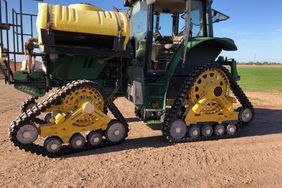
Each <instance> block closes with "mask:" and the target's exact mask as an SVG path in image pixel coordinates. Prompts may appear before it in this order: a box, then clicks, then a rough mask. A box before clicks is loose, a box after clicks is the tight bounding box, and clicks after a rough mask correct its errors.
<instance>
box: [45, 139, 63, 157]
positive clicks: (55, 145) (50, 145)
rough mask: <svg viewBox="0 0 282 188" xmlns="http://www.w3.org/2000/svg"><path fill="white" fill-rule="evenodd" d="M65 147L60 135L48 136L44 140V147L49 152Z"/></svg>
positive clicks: (55, 151)
mask: <svg viewBox="0 0 282 188" xmlns="http://www.w3.org/2000/svg"><path fill="white" fill-rule="evenodd" d="M62 147H63V142H62V140H61V139H60V138H59V137H56V136H54V137H47V138H46V139H45V141H44V148H45V150H46V151H48V152H49V153H57V152H58V151H60V149H61V148H62Z"/></svg>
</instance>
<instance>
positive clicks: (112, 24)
mask: <svg viewBox="0 0 282 188" xmlns="http://www.w3.org/2000/svg"><path fill="white" fill-rule="evenodd" d="M37 31H38V39H39V44H40V45H44V44H45V43H46V42H45V41H46V40H45V39H44V37H45V35H44V34H43V32H44V31H45V32H46V31H52V32H54V33H56V32H57V33H60V36H62V37H64V36H65V37H66V36H67V35H66V34H70V35H68V37H67V38H65V39H62V40H61V41H66V40H72V39H73V37H72V35H73V36H78V35H79V34H80V35H81V36H79V39H85V40H84V41H85V42H89V43H91V41H92V42H93V43H95V41H97V40H98V41H99V43H97V44H98V46H99V44H110V43H111V41H110V40H112V39H116V38H117V37H119V34H121V37H122V38H123V40H124V41H123V48H124V49H125V48H126V44H127V42H128V40H129V35H130V26H129V21H128V19H127V17H126V15H125V14H124V13H121V12H113V11H103V10H101V9H100V8H98V7H96V6H92V5H88V4H74V5H70V6H60V5H49V4H47V3H39V13H38V17H37ZM119 31H121V32H119ZM46 33H48V32H46ZM83 34H85V35H83ZM58 36H59V35H58ZM55 37H56V36H55ZM88 38H90V39H92V40H88ZM103 40H105V41H103ZM106 40H107V41H106ZM77 42H78V41H77ZM113 43H114V42H113Z"/></svg>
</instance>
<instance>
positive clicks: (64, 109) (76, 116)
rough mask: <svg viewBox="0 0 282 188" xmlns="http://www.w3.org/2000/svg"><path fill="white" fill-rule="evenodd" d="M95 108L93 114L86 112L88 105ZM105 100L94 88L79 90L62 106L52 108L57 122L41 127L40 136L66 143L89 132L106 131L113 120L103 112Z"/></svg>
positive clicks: (66, 99) (67, 98) (65, 99)
mask: <svg viewBox="0 0 282 188" xmlns="http://www.w3.org/2000/svg"><path fill="white" fill-rule="evenodd" d="M89 103H90V104H91V105H93V106H94V111H93V113H91V114H89V113H87V112H85V111H84V110H85V106H86V104H89ZM103 109H104V100H103V96H102V95H101V93H100V92H99V91H98V90H97V89H96V88H92V87H84V88H79V89H77V90H75V91H73V92H72V93H70V94H68V95H67V96H66V97H65V98H64V99H62V101H61V104H60V105H54V106H51V107H50V108H49V109H47V111H46V112H53V114H54V115H55V122H54V123H50V124H45V125H40V127H39V129H40V136H42V137H48V136H58V137H60V138H61V139H62V141H63V142H64V143H68V142H69V140H70V138H71V137H72V136H73V135H74V134H76V133H81V132H87V131H95V130H104V131H105V130H106V129H107V126H108V123H109V122H110V121H111V118H110V117H109V116H108V115H107V114H105V113H104V112H103Z"/></svg>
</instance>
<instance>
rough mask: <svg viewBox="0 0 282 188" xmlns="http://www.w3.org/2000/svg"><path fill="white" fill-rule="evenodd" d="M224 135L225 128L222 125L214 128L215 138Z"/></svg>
mask: <svg viewBox="0 0 282 188" xmlns="http://www.w3.org/2000/svg"><path fill="white" fill-rule="evenodd" d="M224 133H225V127H224V126H223V125H220V124H218V125H216V126H215V127H214V134H215V135H216V136H223V135H224Z"/></svg>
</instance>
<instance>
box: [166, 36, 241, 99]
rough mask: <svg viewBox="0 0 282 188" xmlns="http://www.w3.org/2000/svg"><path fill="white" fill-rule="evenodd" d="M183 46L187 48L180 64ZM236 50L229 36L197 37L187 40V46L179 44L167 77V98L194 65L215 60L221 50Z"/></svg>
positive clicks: (172, 93)
mask: <svg viewBox="0 0 282 188" xmlns="http://www.w3.org/2000/svg"><path fill="white" fill-rule="evenodd" d="M185 48H187V54H186V62H185V64H184V65H183V64H182V62H183V61H182V58H183V53H184V50H185ZM223 50H225V51H237V46H236V45H235V43H234V41H233V40H232V39H229V38H211V37H199V38H193V39H191V40H190V41H189V43H188V44H187V46H185V45H181V46H180V47H179V48H178V49H177V52H176V53H175V55H174V57H173V59H172V61H171V64H170V66H169V67H168V71H167V77H168V78H169V79H168V80H169V84H168V85H169V87H168V90H167V91H168V93H167V94H168V98H170V97H173V96H174V95H175V94H176V93H177V91H178V90H179V88H178V87H180V86H181V85H182V82H183V80H184V78H185V77H187V76H188V74H189V73H191V72H192V71H193V69H194V67H195V66H199V65H201V64H206V63H212V62H216V58H217V57H218V56H219V54H220V53H221V52H222V51H223Z"/></svg>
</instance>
